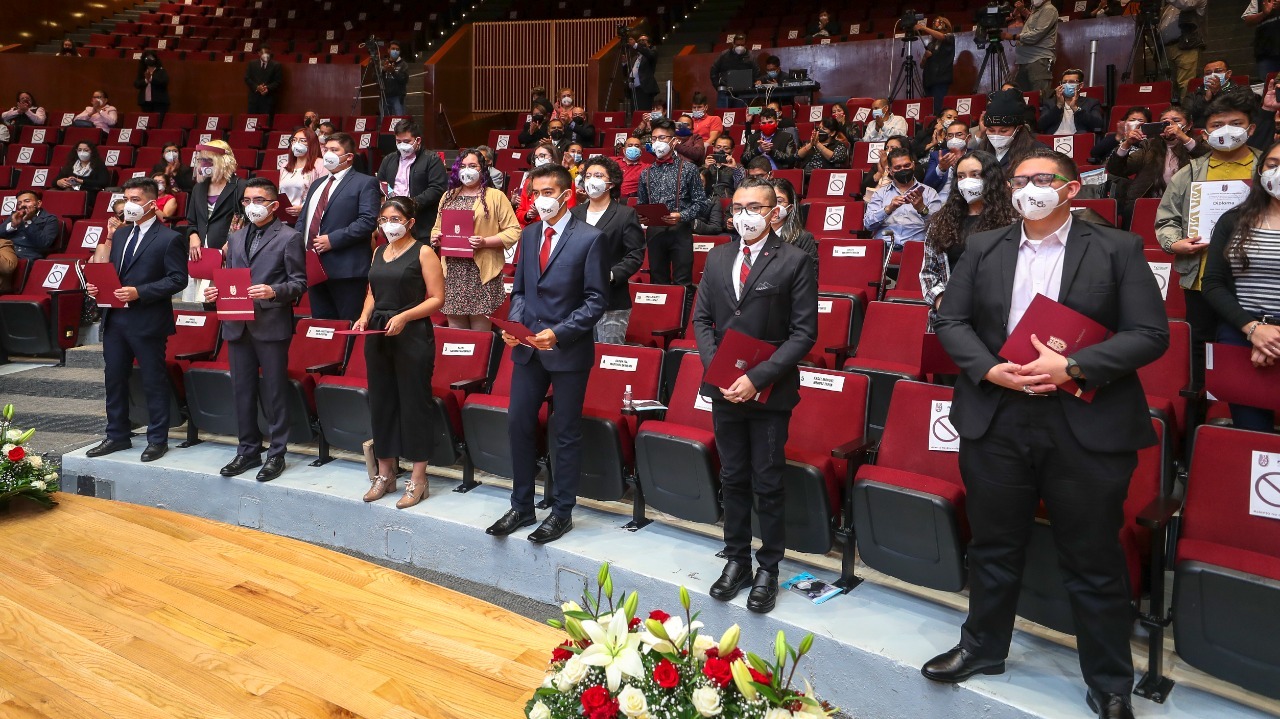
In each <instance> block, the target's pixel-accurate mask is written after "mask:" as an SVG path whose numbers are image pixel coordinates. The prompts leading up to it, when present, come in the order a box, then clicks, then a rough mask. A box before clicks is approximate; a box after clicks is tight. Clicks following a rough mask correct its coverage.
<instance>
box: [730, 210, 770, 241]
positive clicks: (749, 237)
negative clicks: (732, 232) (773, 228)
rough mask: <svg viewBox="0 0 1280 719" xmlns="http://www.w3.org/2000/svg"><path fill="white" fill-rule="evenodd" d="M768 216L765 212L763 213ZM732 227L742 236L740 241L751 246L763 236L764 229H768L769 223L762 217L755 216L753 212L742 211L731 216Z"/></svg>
mask: <svg viewBox="0 0 1280 719" xmlns="http://www.w3.org/2000/svg"><path fill="white" fill-rule="evenodd" d="M765 214H766V215H767V214H768V213H767V212H766V213H765ZM733 226H734V228H735V229H737V230H738V234H739V235H741V236H742V240H743V241H744V242H746V243H747V244H751V243H752V242H755V241H756V240H757V239H759V238H760V235H763V234H764V231H765V229H766V228H768V227H769V221H768V220H767V219H765V216H764V215H757V214H756V213H754V212H748V211H746V210H742V211H741V212H739V213H738V214H736V215H734V216H733Z"/></svg>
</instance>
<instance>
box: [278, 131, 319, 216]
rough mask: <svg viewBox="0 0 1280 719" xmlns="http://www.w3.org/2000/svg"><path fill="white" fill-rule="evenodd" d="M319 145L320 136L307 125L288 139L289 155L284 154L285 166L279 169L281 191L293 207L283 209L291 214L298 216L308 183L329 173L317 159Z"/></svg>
mask: <svg viewBox="0 0 1280 719" xmlns="http://www.w3.org/2000/svg"><path fill="white" fill-rule="evenodd" d="M321 145H322V143H321V142H320V138H319V137H317V136H316V133H315V130H312V129H311V128H310V127H299V128H298V129H296V130H294V131H293V135H292V136H291V137H290V138H289V154H288V155H286V156H285V157H286V160H285V163H284V167H282V168H280V192H281V193H283V194H284V196H285V197H288V198H289V204H290V205H292V207H290V208H288V209H286V210H285V212H287V213H288V214H289V215H290V216H292V217H297V216H298V213H299V212H301V211H302V204H303V202H305V201H306V199H307V190H309V189H311V183H312V182H315V181H316V180H318V179H320V178H322V177H328V176H329V171H328V170H326V169H325V168H324V160H322V159H321V158H320V156H321V155H322V154H324V148H323V147H322V146H321Z"/></svg>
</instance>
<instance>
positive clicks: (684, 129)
mask: <svg viewBox="0 0 1280 719" xmlns="http://www.w3.org/2000/svg"><path fill="white" fill-rule="evenodd" d="M692 134H693V130H692V129H690V128H689V126H688V125H683V124H681V125H676V135H678V136H680V137H688V136H690V135H692Z"/></svg>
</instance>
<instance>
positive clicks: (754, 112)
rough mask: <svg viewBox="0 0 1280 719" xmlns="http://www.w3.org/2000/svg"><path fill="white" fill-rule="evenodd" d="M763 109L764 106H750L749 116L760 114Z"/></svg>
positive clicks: (748, 109)
mask: <svg viewBox="0 0 1280 719" xmlns="http://www.w3.org/2000/svg"><path fill="white" fill-rule="evenodd" d="M763 109H764V108H763V107H748V108H747V116H748V117H750V116H751V115H759V114H760V111H761V110H763Z"/></svg>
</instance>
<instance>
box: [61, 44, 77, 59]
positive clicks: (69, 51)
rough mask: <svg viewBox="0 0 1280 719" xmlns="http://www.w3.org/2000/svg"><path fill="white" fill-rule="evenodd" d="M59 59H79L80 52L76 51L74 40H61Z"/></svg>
mask: <svg viewBox="0 0 1280 719" xmlns="http://www.w3.org/2000/svg"><path fill="white" fill-rule="evenodd" d="M58 56H59V57H80V51H79V50H77V49H76V43H75V41H74V40H63V41H62V49H60V50H58Z"/></svg>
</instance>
